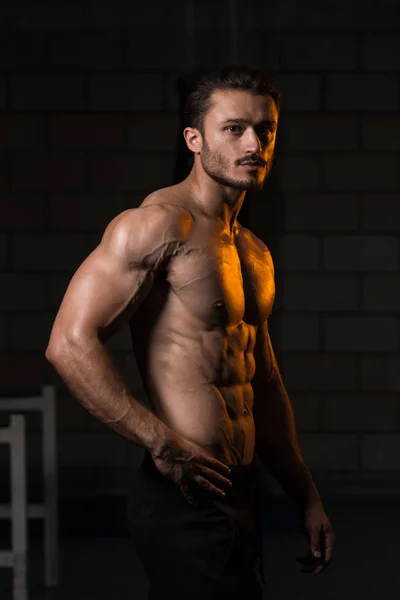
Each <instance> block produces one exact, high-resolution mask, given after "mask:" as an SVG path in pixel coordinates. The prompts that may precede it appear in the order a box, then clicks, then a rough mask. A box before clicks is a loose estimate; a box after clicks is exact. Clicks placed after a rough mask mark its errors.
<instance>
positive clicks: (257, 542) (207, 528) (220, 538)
mask: <svg viewBox="0 0 400 600" xmlns="http://www.w3.org/2000/svg"><path fill="white" fill-rule="evenodd" d="M231 479H232V483H233V486H232V491H231V492H229V493H228V494H227V496H226V498H225V499H223V500H217V499H214V495H211V494H210V493H206V492H201V491H197V490H198V489H199V488H198V486H196V487H193V488H192V489H193V490H194V492H195V493H196V498H197V499H198V500H199V507H196V508H195V507H193V506H191V505H190V504H188V502H187V501H186V500H185V498H184V497H183V495H182V493H181V492H180V490H179V489H178V488H177V487H176V486H175V485H174V484H173V483H172V482H170V481H169V480H168V479H167V478H165V477H164V476H163V475H161V473H160V472H159V471H158V469H157V468H156V466H155V464H154V462H153V459H152V457H151V455H150V454H149V453H148V452H146V454H145V458H144V460H143V463H142V464H141V465H140V467H139V469H138V470H137V472H136V474H135V476H134V481H133V486H132V490H131V494H130V498H129V505H128V516H129V527H130V532H131V535H132V539H133V542H134V544H135V547H136V550H137V553H138V555H139V558H140V560H141V562H142V564H143V567H144V569H145V571H146V573H147V576H148V579H149V583H150V592H149V600H170V599H171V600H189V599H190V600H239V599H240V600H261V598H262V588H263V586H262V584H261V583H260V581H259V579H261V580H262V581H263V582H264V577H263V571H262V536H261V531H260V525H259V511H258V504H257V497H258V494H257V478H256V476H255V467H254V465H251V466H249V467H245V468H243V467H240V468H237V467H236V469H235V467H234V466H232V467H231Z"/></svg>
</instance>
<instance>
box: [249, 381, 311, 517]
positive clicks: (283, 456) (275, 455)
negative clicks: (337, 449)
mask: <svg viewBox="0 0 400 600" xmlns="http://www.w3.org/2000/svg"><path fill="white" fill-rule="evenodd" d="M256 396H257V398H256V401H255V410H254V422H255V427H256V452H257V454H258V456H259V457H260V459H261V461H262V462H263V463H264V464H265V465H266V467H267V468H268V470H269V471H270V472H271V475H273V477H274V478H275V479H276V480H277V481H278V483H279V484H280V485H281V487H282V489H283V490H284V491H285V492H286V493H287V494H288V495H290V496H291V497H292V498H293V499H294V500H296V501H297V502H298V503H299V504H300V505H302V506H304V505H309V504H310V503H314V502H317V501H319V500H320V497H319V494H318V491H317V488H316V486H315V483H314V481H313V479H312V477H311V474H310V472H309V470H308V468H307V466H306V464H305V462H304V458H303V455H302V453H301V450H300V446H299V442H298V439H297V434H296V426H295V420H294V415H293V410H292V406H291V402H290V399H289V397H288V395H287V392H286V389H285V387H284V385H283V382H282V378H281V376H280V374H279V372H278V371H276V373H274V375H273V377H272V378H271V379H270V380H269V382H268V386H265V387H264V388H263V389H262V390H261V389H260V390H259V391H258V390H256ZM263 396H264V397H263Z"/></svg>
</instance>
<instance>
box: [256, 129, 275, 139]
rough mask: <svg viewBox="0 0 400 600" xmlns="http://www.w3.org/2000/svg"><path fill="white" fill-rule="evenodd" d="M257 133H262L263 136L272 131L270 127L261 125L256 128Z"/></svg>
mask: <svg viewBox="0 0 400 600" xmlns="http://www.w3.org/2000/svg"><path fill="white" fill-rule="evenodd" d="M258 133H259V135H262V136H263V137H265V136H266V135H269V134H270V133H272V129H270V128H269V127H261V128H260V129H259V130H258Z"/></svg>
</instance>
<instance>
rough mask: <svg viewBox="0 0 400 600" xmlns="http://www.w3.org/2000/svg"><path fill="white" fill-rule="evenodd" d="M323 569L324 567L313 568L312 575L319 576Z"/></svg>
mask: <svg viewBox="0 0 400 600" xmlns="http://www.w3.org/2000/svg"><path fill="white" fill-rule="evenodd" d="M324 569H325V566H324V565H318V567H315V569H314V575H319V574H320V573H322V571H323V570H324Z"/></svg>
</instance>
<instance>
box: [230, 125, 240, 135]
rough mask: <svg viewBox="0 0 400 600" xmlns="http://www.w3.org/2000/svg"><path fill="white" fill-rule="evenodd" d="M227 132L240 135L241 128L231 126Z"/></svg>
mask: <svg viewBox="0 0 400 600" xmlns="http://www.w3.org/2000/svg"><path fill="white" fill-rule="evenodd" d="M227 130H228V131H230V132H231V133H240V131H241V128H240V126H239V125H229V126H228V127H227Z"/></svg>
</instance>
